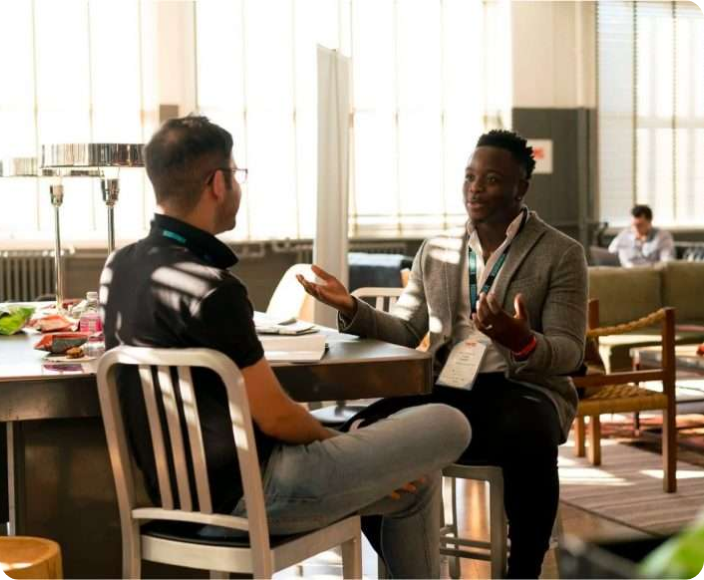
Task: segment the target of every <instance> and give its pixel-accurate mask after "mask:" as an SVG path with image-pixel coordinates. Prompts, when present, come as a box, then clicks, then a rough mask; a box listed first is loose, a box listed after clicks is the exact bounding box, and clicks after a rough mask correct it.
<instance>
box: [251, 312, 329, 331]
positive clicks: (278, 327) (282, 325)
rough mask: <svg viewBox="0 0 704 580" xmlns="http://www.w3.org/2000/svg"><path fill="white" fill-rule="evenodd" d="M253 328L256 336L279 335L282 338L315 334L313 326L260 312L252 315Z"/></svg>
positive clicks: (293, 319) (315, 328) (315, 329)
mask: <svg viewBox="0 0 704 580" xmlns="http://www.w3.org/2000/svg"><path fill="white" fill-rule="evenodd" d="M254 327H255V329H256V330H257V334H280V335H283V336H299V335H301V334H311V333H313V332H317V330H318V329H317V327H316V326H315V324H312V323H310V322H303V321H302V320H296V319H295V318H286V319H282V318H275V317H272V316H269V315H268V314H264V313H262V312H255V313H254Z"/></svg>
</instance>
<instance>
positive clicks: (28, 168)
mask: <svg viewBox="0 0 704 580" xmlns="http://www.w3.org/2000/svg"><path fill="white" fill-rule="evenodd" d="M42 175H43V172H42V171H41V170H40V169H39V163H38V161H37V158H36V157H15V158H11V159H4V160H3V161H0V177H33V178H37V177H41V176H42ZM49 191H50V194H51V205H52V206H54V281H55V287H56V308H57V310H59V311H61V310H62V305H63V301H64V273H63V261H62V259H61V218H60V208H61V204H62V203H63V201H64V188H63V185H61V183H52V184H51V185H50V187H49Z"/></svg>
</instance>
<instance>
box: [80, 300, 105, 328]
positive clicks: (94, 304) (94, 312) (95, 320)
mask: <svg viewBox="0 0 704 580" xmlns="http://www.w3.org/2000/svg"><path fill="white" fill-rule="evenodd" d="M78 330H79V332H87V333H88V334H91V335H92V334H99V333H102V332H103V321H102V320H101V319H100V312H99V310H98V293H97V292H88V293H87V294H86V308H85V310H84V311H83V314H81V318H80V320H79V322H78Z"/></svg>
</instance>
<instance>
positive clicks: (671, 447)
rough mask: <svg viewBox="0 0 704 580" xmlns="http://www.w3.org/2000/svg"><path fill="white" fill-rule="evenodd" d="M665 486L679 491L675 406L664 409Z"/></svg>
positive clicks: (667, 490)
mask: <svg viewBox="0 0 704 580" xmlns="http://www.w3.org/2000/svg"><path fill="white" fill-rule="evenodd" d="M662 435H663V436H662V463H663V466H662V467H663V475H664V478H663V488H664V490H665V491H666V492H667V493H674V492H676V491H677V418H676V416H675V406H674V405H668V406H667V409H663V410H662Z"/></svg>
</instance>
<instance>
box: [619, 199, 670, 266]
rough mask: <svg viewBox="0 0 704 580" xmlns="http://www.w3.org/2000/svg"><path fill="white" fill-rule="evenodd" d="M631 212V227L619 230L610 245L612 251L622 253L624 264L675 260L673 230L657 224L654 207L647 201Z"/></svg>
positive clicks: (622, 264)
mask: <svg viewBox="0 0 704 580" xmlns="http://www.w3.org/2000/svg"><path fill="white" fill-rule="evenodd" d="M631 215H632V216H633V219H632V220H631V227H630V228H626V229H625V230H623V231H622V232H621V233H619V234H618V235H617V236H616V237H615V238H614V239H613V241H612V242H611V244H610V245H609V252H611V253H612V254H618V259H619V260H620V262H621V266H624V267H625V268H632V267H633V266H650V265H652V264H656V263H658V262H668V261H670V260H674V259H675V257H676V256H675V242H674V241H673V239H672V234H671V233H670V232H666V231H665V230H661V229H659V228H655V227H653V211H652V210H651V209H650V208H649V207H648V206H647V205H637V206H635V207H634V208H633V209H632V210H631Z"/></svg>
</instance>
